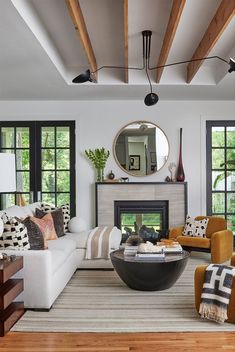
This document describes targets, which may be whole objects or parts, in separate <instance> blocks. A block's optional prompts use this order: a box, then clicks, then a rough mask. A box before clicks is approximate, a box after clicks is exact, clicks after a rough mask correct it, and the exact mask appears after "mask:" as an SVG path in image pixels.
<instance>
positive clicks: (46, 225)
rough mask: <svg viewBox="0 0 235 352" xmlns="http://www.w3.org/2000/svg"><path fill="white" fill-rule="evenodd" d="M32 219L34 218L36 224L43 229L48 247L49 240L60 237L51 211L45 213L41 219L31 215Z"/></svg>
mask: <svg viewBox="0 0 235 352" xmlns="http://www.w3.org/2000/svg"><path fill="white" fill-rule="evenodd" d="M30 220H32V221H33V222H34V223H35V224H36V225H38V227H39V228H40V230H41V231H42V234H43V237H44V241H45V247H46V248H47V241H48V240H56V239H57V238H58V237H57V235H56V232H55V227H54V222H53V219H52V216H51V213H49V214H46V215H44V216H43V218H41V219H39V218H36V217H35V216H30Z"/></svg>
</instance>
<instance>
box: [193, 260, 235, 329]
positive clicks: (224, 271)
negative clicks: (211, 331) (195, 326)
mask: <svg viewBox="0 0 235 352" xmlns="http://www.w3.org/2000/svg"><path fill="white" fill-rule="evenodd" d="M234 275H235V268H234V267H232V266H227V265H220V264H210V265H208V267H207V269H206V275H205V282H204V284H203V289H202V295H201V304H200V309H199V313H200V315H201V317H203V318H207V319H210V320H215V321H216V322H218V323H223V322H224V321H225V320H227V319H228V317H227V307H228V304H229V299H230V295H231V289H232V284H233V277H234Z"/></svg>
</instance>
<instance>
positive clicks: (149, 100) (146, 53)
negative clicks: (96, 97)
mask: <svg viewBox="0 0 235 352" xmlns="http://www.w3.org/2000/svg"><path fill="white" fill-rule="evenodd" d="M151 37H152V31H150V30H144V31H142V45H143V66H142V67H129V66H128V67H127V66H115V65H104V66H101V67H99V68H97V70H95V71H92V72H91V71H90V70H89V69H88V70H86V72H85V73H81V74H80V75H78V76H77V77H75V78H74V79H73V80H72V82H73V83H84V82H88V81H90V82H93V83H96V80H95V79H94V77H92V76H93V75H94V74H95V73H96V72H98V71H100V70H102V69H110V68H111V69H112V68H113V69H122V70H138V71H142V70H145V73H146V76H147V79H148V83H149V86H150V93H149V94H147V95H146V97H145V99H144V102H145V104H146V105H148V106H151V105H154V104H156V103H157V101H158V96H157V94H155V93H153V88H152V83H151V79H150V77H149V73H148V71H152V70H157V69H160V68H164V67H170V66H176V65H182V64H186V63H189V62H195V61H202V60H211V59H218V60H221V61H223V62H225V63H226V64H228V65H229V70H228V72H230V73H231V72H234V71H235V61H234V60H233V59H232V58H230V60H229V61H227V60H225V59H223V58H222V57H220V56H217V55H214V56H208V57H202V58H195V59H190V60H184V61H177V62H172V63H169V64H164V65H159V66H155V67H150V66H149V62H150V53H151Z"/></svg>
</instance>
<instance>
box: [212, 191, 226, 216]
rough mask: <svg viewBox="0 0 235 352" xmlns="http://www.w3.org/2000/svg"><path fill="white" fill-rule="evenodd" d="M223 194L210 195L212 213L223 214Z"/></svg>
mask: <svg viewBox="0 0 235 352" xmlns="http://www.w3.org/2000/svg"><path fill="white" fill-rule="evenodd" d="M224 197H225V194H224V193H212V212H213V213H224V212H225V199H224Z"/></svg>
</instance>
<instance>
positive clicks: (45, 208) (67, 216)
mask: <svg viewBox="0 0 235 352" xmlns="http://www.w3.org/2000/svg"><path fill="white" fill-rule="evenodd" d="M58 208H60V209H62V212H63V216H64V232H66V231H68V222H69V220H70V207H69V204H63V205H61V206H60V207H58ZM58 208H56V207H55V206H54V205H50V204H46V203H41V210H42V211H44V212H45V213H50V212H51V211H53V210H56V209H58Z"/></svg>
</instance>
